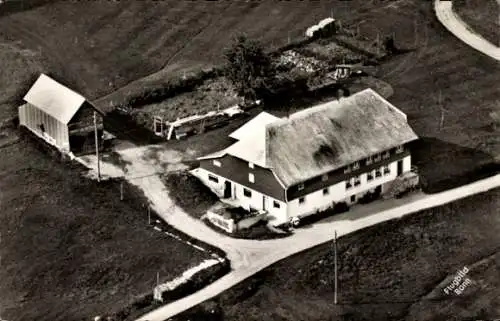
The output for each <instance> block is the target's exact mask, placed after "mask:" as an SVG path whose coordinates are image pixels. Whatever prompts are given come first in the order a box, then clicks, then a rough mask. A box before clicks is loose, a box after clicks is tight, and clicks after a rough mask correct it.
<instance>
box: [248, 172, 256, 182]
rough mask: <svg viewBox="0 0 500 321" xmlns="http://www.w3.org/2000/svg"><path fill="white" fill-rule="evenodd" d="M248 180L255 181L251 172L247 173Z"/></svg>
mask: <svg viewBox="0 0 500 321" xmlns="http://www.w3.org/2000/svg"><path fill="white" fill-rule="evenodd" d="M248 181H249V182H250V183H255V176H254V175H253V174H252V173H249V174H248Z"/></svg>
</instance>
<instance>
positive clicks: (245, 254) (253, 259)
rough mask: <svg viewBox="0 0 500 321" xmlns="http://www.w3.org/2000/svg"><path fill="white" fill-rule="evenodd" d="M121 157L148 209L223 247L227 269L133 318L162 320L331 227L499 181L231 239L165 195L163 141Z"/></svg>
mask: <svg viewBox="0 0 500 321" xmlns="http://www.w3.org/2000/svg"><path fill="white" fill-rule="evenodd" d="M151 150H154V151H155V152H156V153H158V152H159V151H160V153H161V154H163V155H168V156H166V157H162V159H161V160H158V158H152V157H148V156H145V155H148V154H150V151H151ZM118 153H119V154H120V156H121V158H122V159H123V160H124V161H125V162H126V163H127V164H128V165H127V167H126V178H127V179H128V181H129V182H130V183H131V184H133V185H136V186H137V187H139V188H140V189H141V190H142V191H143V192H144V194H145V195H146V197H148V199H149V200H150V201H151V204H152V207H153V209H154V210H155V211H156V212H157V213H158V214H159V215H160V216H161V217H162V218H163V219H164V220H165V221H166V222H168V223H169V224H171V225H172V226H174V227H175V228H176V229H178V230H180V231H182V232H184V233H186V234H188V235H190V236H192V237H194V238H197V239H199V240H202V241H204V242H206V243H209V244H211V245H214V246H216V247H218V248H220V249H222V250H223V251H225V252H226V253H227V257H228V259H229V260H230V261H231V266H232V271H231V272H230V273H229V274H227V275H225V276H224V277H222V278H220V279H218V280H217V281H215V282H214V283H212V284H210V285H208V286H207V287H205V288H203V289H201V290H200V291H198V292H196V293H194V294H192V295H190V296H187V297H185V298H183V299H180V300H178V301H175V302H172V303H170V304H167V305H165V306H163V307H160V308H158V309H156V310H154V311H152V312H150V313H148V314H146V315H144V316H142V317H141V318H139V319H137V321H164V320H166V319H168V318H170V317H172V316H174V315H176V314H178V313H181V312H183V311H185V310H187V309H189V308H191V307H193V306H195V305H197V304H199V303H201V302H203V301H205V300H208V299H210V298H212V297H214V296H216V295H218V294H220V293H221V292H223V291H225V290H227V289H229V288H230V287H232V286H234V285H236V284H237V283H239V282H241V281H243V280H244V279H246V278H248V277H250V276H252V275H253V274H255V273H257V272H259V271H260V270H262V269H264V268H266V267H268V266H269V265H271V264H273V263H275V262H277V261H279V260H281V259H284V258H286V257H288V256H290V255H293V254H296V253H298V252H301V251H303V250H306V249H308V248H311V247H314V246H316V245H319V244H322V243H325V242H328V241H330V240H331V239H332V238H333V231H334V230H336V231H337V234H338V236H342V235H345V234H348V233H352V232H355V231H357V230H360V229H362V228H365V227H369V226H372V225H376V224H379V223H381V222H384V221H387V220H391V219H394V218H400V217H402V216H405V215H409V214H412V213H415V212H418V211H420V210H423V209H428V208H431V207H435V206H439V205H443V204H446V203H449V202H452V201H455V200H457V199H460V198H464V197H467V196H470V195H474V194H477V193H481V192H484V191H487V190H489V189H492V188H495V187H498V186H500V174H499V175H496V176H492V177H489V178H486V179H483V180H481V181H477V182H475V183H472V184H469V185H465V186H462V187H459V188H456V189H452V190H448V191H445V192H442V193H438V194H433V195H425V194H422V193H419V194H414V195H411V196H408V197H405V198H403V199H393V200H388V201H384V202H375V203H371V204H367V205H363V206H356V207H353V208H352V209H351V210H350V211H349V212H347V213H345V214H341V215H336V216H334V217H332V218H330V219H325V220H323V221H321V222H319V223H316V224H314V225H312V226H311V227H308V228H303V229H297V230H296V231H295V233H294V235H293V236H290V237H288V238H285V239H277V240H267V241H252V240H241V239H233V238H230V237H227V236H225V235H222V234H219V233H217V232H215V231H214V230H212V229H210V228H209V227H208V226H207V225H205V224H204V223H203V222H201V221H200V220H197V219H194V218H192V217H191V216H189V215H188V214H187V213H185V212H184V211H183V210H182V209H180V208H178V207H177V206H176V205H175V204H174V203H173V202H172V200H171V199H170V198H169V197H168V190H167V189H166V187H165V185H164V184H163V182H162V181H161V179H160V178H159V177H158V176H157V175H156V174H155V173H158V172H161V171H164V168H165V167H164V166H165V165H166V164H168V162H167V159H169V158H170V159H172V158H173V157H174V156H175V155H172V151H169V150H168V149H167V148H166V147H165V146H161V145H159V146H145V147H131V148H127V149H122V150H119V151H118ZM86 160H87V166H89V167H91V168H92V167H94V166H93V164H95V163H94V162H93V161H92V156H87V158H86ZM103 165H105V166H102V167H101V172H102V173H103V174H105V175H106V174H109V175H110V176H116V175H119V174H120V173H119V172H120V171H117V170H116V168H115V169H113V166H111V165H109V164H103Z"/></svg>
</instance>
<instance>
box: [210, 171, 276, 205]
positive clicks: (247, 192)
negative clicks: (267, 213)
mask: <svg viewBox="0 0 500 321" xmlns="http://www.w3.org/2000/svg"><path fill="white" fill-rule="evenodd" d="M208 180H209V181H211V182H214V183H217V184H218V183H219V178H217V177H216V176H213V175H211V174H208ZM243 196H245V197H248V198H251V197H252V191H251V190H249V189H246V188H243ZM273 206H274V208H280V204H279V203H278V202H277V201H273Z"/></svg>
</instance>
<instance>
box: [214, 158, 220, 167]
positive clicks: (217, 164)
mask: <svg viewBox="0 0 500 321" xmlns="http://www.w3.org/2000/svg"><path fill="white" fill-rule="evenodd" d="M213 163H214V166H217V167H221V166H222V164H221V162H220V161H218V160H216V159H214V162H213Z"/></svg>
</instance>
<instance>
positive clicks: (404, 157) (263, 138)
mask: <svg viewBox="0 0 500 321" xmlns="http://www.w3.org/2000/svg"><path fill="white" fill-rule="evenodd" d="M230 137H232V138H234V139H236V140H238V141H237V142H235V143H234V144H233V145H231V146H229V147H228V148H226V149H224V150H221V151H219V152H216V153H213V154H211V155H207V156H205V157H202V158H200V167H199V168H197V169H196V170H195V171H194V173H195V174H196V176H198V177H199V178H200V179H201V180H202V181H203V182H204V184H206V185H207V186H208V187H210V188H211V189H212V190H213V191H214V192H215V193H217V194H218V195H219V196H220V197H221V198H223V199H227V200H228V201H230V202H232V203H235V204H237V205H240V206H242V207H244V208H247V209H256V210H265V211H267V213H268V217H269V218H270V220H271V222H272V224H273V225H279V224H282V223H285V222H287V221H289V220H290V219H291V218H293V217H301V216H305V215H309V214H313V213H316V212H318V211H322V210H325V209H327V208H330V207H332V206H333V205H335V204H336V203H338V202H345V203H347V204H348V205H350V204H353V203H356V202H357V201H358V200H359V198H360V197H362V196H363V195H364V194H366V193H367V192H378V193H380V194H383V193H384V192H386V191H387V190H388V189H389V187H390V185H391V183H392V182H393V181H394V180H395V179H396V177H398V176H400V175H402V174H403V173H406V172H409V171H410V169H411V155H410V151H409V149H408V143H410V142H411V141H414V140H416V139H418V137H417V135H416V134H415V133H414V131H413V130H412V129H411V127H410V126H409V125H408V123H407V117H406V115H405V114H404V113H403V112H402V111H400V110H399V109H397V108H396V107H394V106H393V105H392V104H390V103H389V102H388V101H387V100H385V99H384V98H383V97H381V96H380V95H379V94H378V93H376V92H375V91H373V90H371V89H366V90H363V91H361V92H359V93H356V94H354V95H352V96H350V97H347V98H342V99H340V100H335V101H331V102H328V103H326V104H322V105H318V106H315V107H311V108H309V109H306V110H303V111H300V112H297V113H295V114H293V115H291V116H290V117H288V118H284V119H280V118H276V117H274V116H272V115H270V114H267V113H265V112H263V113H261V114H259V115H258V116H257V117H255V118H254V119H252V120H250V121H249V122H248V123H246V124H245V125H243V126H242V127H240V128H239V129H238V130H236V131H235V132H233V133H232V134H231V135H230Z"/></svg>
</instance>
